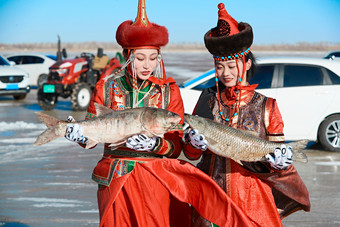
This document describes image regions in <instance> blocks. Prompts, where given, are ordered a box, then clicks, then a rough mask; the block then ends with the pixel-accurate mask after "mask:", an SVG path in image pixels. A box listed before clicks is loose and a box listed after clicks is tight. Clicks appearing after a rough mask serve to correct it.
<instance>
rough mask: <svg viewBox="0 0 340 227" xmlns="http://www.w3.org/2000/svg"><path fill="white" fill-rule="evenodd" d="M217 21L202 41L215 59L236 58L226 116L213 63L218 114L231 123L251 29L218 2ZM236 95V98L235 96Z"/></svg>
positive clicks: (236, 111)
mask: <svg viewBox="0 0 340 227" xmlns="http://www.w3.org/2000/svg"><path fill="white" fill-rule="evenodd" d="M218 9H219V11H218V22H217V26H216V27H215V28H212V29H211V30H209V31H208V32H207V33H206V34H205V35H204V43H205V46H206V48H207V49H208V51H209V52H210V53H211V54H212V55H213V57H214V59H215V62H216V61H229V60H236V66H237V70H238V78H237V82H236V85H235V86H234V87H232V88H229V91H230V92H231V93H232V97H234V100H235V101H236V99H238V101H237V102H234V104H235V105H233V106H232V107H231V109H230V113H229V116H228V117H224V115H223V112H222V110H221V96H220V89H219V83H218V76H217V70H216V63H215V77H216V87H217V97H218V105H219V114H220V116H221V118H222V119H224V120H225V121H227V122H228V124H231V123H232V119H233V118H234V117H236V116H237V115H238V111H239V107H240V103H241V98H240V97H241V88H242V87H243V86H242V85H241V82H242V80H243V77H244V75H245V68H246V66H245V56H246V55H247V54H248V53H249V52H250V46H251V44H252V43H253V30H252V28H251V26H250V25H249V24H247V23H243V22H240V23H238V22H237V21H236V20H235V19H234V18H232V17H231V16H230V15H229V14H228V12H227V10H226V9H225V7H224V4H223V3H220V4H218ZM239 58H240V59H241V60H242V63H243V70H242V72H240V71H239V65H238V61H237V59H239ZM236 96H237V97H238V98H236Z"/></svg>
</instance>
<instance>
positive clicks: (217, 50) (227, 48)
mask: <svg viewBox="0 0 340 227" xmlns="http://www.w3.org/2000/svg"><path fill="white" fill-rule="evenodd" d="M218 9H219V11H218V22H217V26H216V27H215V28H212V29H211V30H209V31H208V32H207V33H206V34H205V35H204V43H205V46H206V48H207V49H208V51H209V52H210V53H211V54H212V55H213V56H214V58H215V59H217V60H222V61H223V60H231V59H237V58H240V57H242V56H244V55H246V54H248V53H249V51H250V46H251V45H252V43H253V30H252V27H251V26H250V25H249V24H247V23H244V22H240V23H238V22H237V21H236V20H235V19H234V18H233V17H231V16H230V15H229V14H228V12H227V10H226V9H225V7H224V4H223V3H220V4H219V5H218Z"/></svg>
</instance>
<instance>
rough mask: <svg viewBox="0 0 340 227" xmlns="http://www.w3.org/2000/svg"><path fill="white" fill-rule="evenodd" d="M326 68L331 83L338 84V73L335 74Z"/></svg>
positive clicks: (339, 80)
mask: <svg viewBox="0 0 340 227" xmlns="http://www.w3.org/2000/svg"><path fill="white" fill-rule="evenodd" d="M326 70H327V73H328V75H329V77H330V78H331V80H332V84H340V75H337V74H335V73H333V72H332V71H330V70H328V69H326Z"/></svg>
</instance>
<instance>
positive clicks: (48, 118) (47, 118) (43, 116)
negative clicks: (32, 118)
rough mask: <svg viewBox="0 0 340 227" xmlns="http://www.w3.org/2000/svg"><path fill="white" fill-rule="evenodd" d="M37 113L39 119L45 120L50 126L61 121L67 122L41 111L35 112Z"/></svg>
mask: <svg viewBox="0 0 340 227" xmlns="http://www.w3.org/2000/svg"><path fill="white" fill-rule="evenodd" d="M35 114H36V115H37V116H38V118H39V120H40V121H41V122H43V123H44V124H45V125H46V126H47V127H48V128H50V127H53V126H55V125H56V124H58V123H60V122H66V121H62V120H59V119H57V118H55V117H52V116H50V115H47V114H44V113H41V112H35Z"/></svg>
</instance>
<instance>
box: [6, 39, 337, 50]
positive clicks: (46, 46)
mask: <svg viewBox="0 0 340 227" xmlns="http://www.w3.org/2000/svg"><path fill="white" fill-rule="evenodd" d="M99 47H100V48H103V49H104V50H106V51H117V50H121V47H120V46H119V45H118V44H117V43H115V42H96V41H92V42H79V43H78V42H77V43H70V42H69V43H61V48H66V50H68V51H91V52H93V51H95V50H97V48H99ZM56 50H57V43H16V44H4V43H0V51H56ZM164 50H165V51H166V50H169V51H170V50H173V51H176V50H178V51H183V50H184V51H185V50H188V51H206V48H205V47H204V44H202V43H170V44H168V45H167V46H166V47H164ZM252 50H254V51H331V50H340V43H329V42H320V43H308V42H299V43H295V44H287V43H282V44H267V45H256V44H253V46H252Z"/></svg>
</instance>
